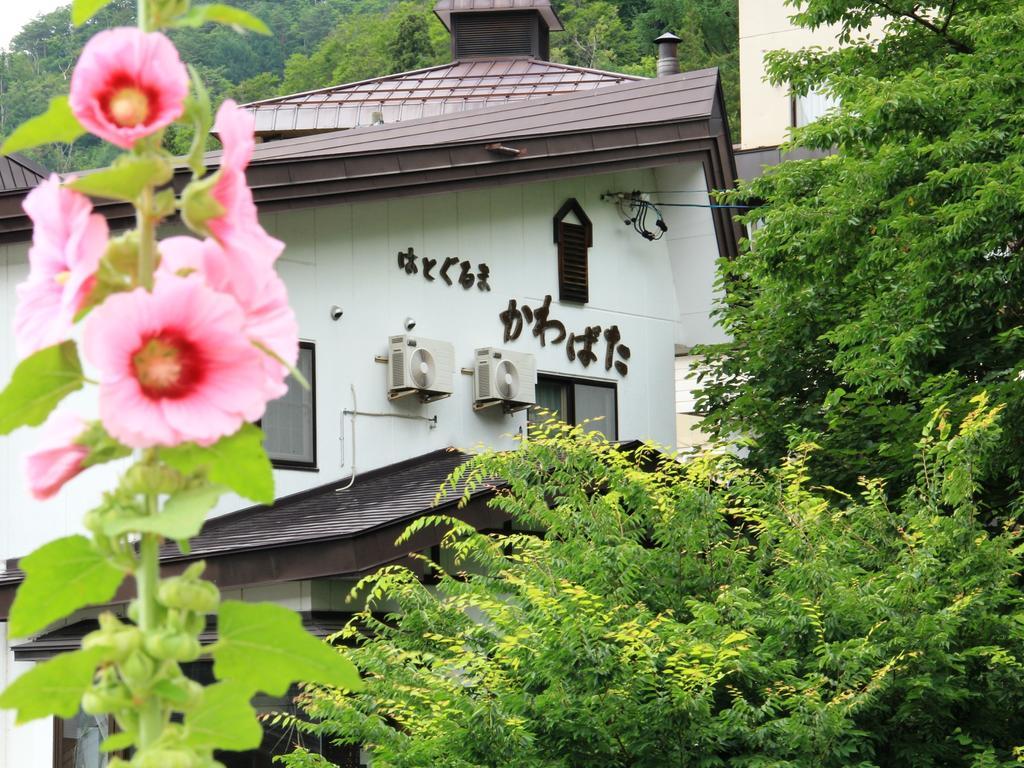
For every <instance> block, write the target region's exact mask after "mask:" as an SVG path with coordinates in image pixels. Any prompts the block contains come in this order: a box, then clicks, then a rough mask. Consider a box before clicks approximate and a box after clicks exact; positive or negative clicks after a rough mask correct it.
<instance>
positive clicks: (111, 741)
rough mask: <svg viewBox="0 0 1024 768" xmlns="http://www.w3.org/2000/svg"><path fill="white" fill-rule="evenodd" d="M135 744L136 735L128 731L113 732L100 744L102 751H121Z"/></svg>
mask: <svg viewBox="0 0 1024 768" xmlns="http://www.w3.org/2000/svg"><path fill="white" fill-rule="evenodd" d="M134 744H135V735H134V734H132V733H128V731H120V732H118V733H112V734H111V735H110V736H107V738H105V739H104V740H103V743H102V744H100V752H120V751H121V750H122V749H128V747H131V746H133V745H134Z"/></svg>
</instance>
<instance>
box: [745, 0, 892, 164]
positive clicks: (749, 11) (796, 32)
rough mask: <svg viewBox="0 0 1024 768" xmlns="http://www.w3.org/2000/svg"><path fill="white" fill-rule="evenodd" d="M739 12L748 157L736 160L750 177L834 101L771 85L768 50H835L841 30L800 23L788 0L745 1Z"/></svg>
mask: <svg viewBox="0 0 1024 768" xmlns="http://www.w3.org/2000/svg"><path fill="white" fill-rule="evenodd" d="M739 12H740V24H739V26H740V118H741V121H742V123H743V133H742V142H741V144H740V149H741V150H742V154H743V157H741V156H737V158H736V160H737V165H738V166H739V172H740V177H741V178H750V176H751V174H752V172H753V170H754V169H757V168H759V167H760V165H763V164H774V163H777V162H779V160H780V159H781V158H780V157H779V156H778V151H777V149H776V148H777V147H778V145H779V144H782V143H783V142H784V141H786V139H787V138H788V136H789V131H790V130H791V129H792V128H794V127H799V126H802V125H806V124H808V123H811V122H813V121H814V120H816V119H817V118H818V117H820V116H821V115H822V114H824V113H825V112H826V111H827V110H828V109H829V108H830V107H831V106H832V105H833V101H832V100H831V99H830V98H828V97H827V96H824V95H822V94H815V93H811V94H808V95H807V96H799V97H794V96H792V95H791V94H790V91H789V88H788V87H787V86H786V85H772V84H770V83H769V82H768V81H767V79H766V73H765V60H764V58H765V54H766V53H767V52H768V51H774V50H780V49H782V50H790V51H796V50H799V49H801V48H807V47H810V46H820V47H822V48H834V47H835V46H836V45H837V39H838V35H839V30H838V28H837V27H832V26H822V27H818V28H817V29H813V30H812V29H806V28H804V27H797V26H796V25H795V24H793V22H792V21H790V17H791V16H792V15H793V14H794V13H796V12H797V9H796V8H794V7H793V6H792V5H790V4H787V3H786V2H785V0H739ZM882 30H883V25H882V24H876V25H875V26H873V27H872V28H871V29H869V30H868V31H867V34H868V35H869V36H871V37H878V36H880V35H881V33H882ZM759 150H760V151H759ZM772 155H774V158H773V157H772Z"/></svg>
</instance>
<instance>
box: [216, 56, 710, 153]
mask: <svg viewBox="0 0 1024 768" xmlns="http://www.w3.org/2000/svg"><path fill="white" fill-rule="evenodd" d="M717 88H718V70H717V69H703V70H699V71H696V72H686V73H683V74H679V75H673V76H671V77H663V78H659V79H656V80H637V81H633V82H627V83H621V84H619V85H610V86H608V87H605V88H601V89H599V90H592V91H586V92H583V93H572V94H568V95H562V96H558V97H553V98H551V99H545V100H543V101H523V102H518V103H515V104H509V105H506V106H503V107H490V108H488V109H479V110H474V111H471V112H464V113H461V114H457V115H443V116H439V117H433V118H423V119H419V120H411V121H406V122H401V123H396V124H393V125H388V124H385V125H380V126H373V127H369V128H360V129H355V130H346V131H333V132H330V133H321V134H315V135H311V136H300V137H295V138H291V139H282V140H280V141H269V142H265V143H263V144H258V145H257V146H256V150H255V153H254V155H253V164H254V165H258V164H260V163H266V162H276V161H282V160H298V159H302V158H306V159H311V158H314V157H315V158H324V157H336V156H341V155H350V154H360V155H367V154H370V153H374V152H379V151H385V150H386V151H388V152H395V151H400V150H410V149H416V148H421V147H434V148H439V147H444V146H449V147H450V146H455V145H465V144H479V143H480V142H493V141H506V140H513V139H526V138H531V137H537V136H555V135H566V134H572V135H576V136H582V135H584V134H586V133H588V132H594V131H601V130H609V129H616V128H628V129H631V130H633V129H637V128H639V127H641V126H646V125H654V124H663V123H678V122H687V121H695V120H702V119H703V120H707V119H709V118H710V117H711V116H712V113H713V110H714V105H715V96H716V91H717ZM481 151H482V148H481ZM210 157H211V159H216V158H218V157H219V153H218V152H213V153H211V155H210Z"/></svg>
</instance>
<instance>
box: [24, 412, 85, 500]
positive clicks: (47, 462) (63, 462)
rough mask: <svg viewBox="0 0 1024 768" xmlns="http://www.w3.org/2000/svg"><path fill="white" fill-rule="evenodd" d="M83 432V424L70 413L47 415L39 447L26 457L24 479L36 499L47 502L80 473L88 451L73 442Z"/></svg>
mask: <svg viewBox="0 0 1024 768" xmlns="http://www.w3.org/2000/svg"><path fill="white" fill-rule="evenodd" d="M85 430H86V424H85V422H84V421H82V419H81V418H79V417H78V416H77V415H75V414H73V413H69V412H67V411H55V412H54V413H53V414H51V415H50V418H49V419H48V420H47V421H46V423H45V424H44V425H43V428H42V432H41V438H40V441H39V447H38V448H37V449H36V450H35V451H34V452H33V453H30V454H29V455H28V456H26V457H25V476H26V477H27V478H28V485H29V490H30V491H31V492H32V495H33V496H34V497H35V498H36V499H39V500H40V501H42V500H44V499H48V498H50V497H51V496H53V495H54V494H56V493H57V491H59V490H60V489H61V488H62V487H63V486H64V483H66V482H67V481H68V480H70V479H71V478H73V477H74V476H75V475H77V474H78V473H80V472H81V471H82V469H83V467H82V462H83V461H84V460H85V457H86V456H88V455H89V449H88V448H86V447H85V446H83V445H76V444H75V442H74V441H75V439H76V438H78V437H79V436H81V434H82V433H83V432H85Z"/></svg>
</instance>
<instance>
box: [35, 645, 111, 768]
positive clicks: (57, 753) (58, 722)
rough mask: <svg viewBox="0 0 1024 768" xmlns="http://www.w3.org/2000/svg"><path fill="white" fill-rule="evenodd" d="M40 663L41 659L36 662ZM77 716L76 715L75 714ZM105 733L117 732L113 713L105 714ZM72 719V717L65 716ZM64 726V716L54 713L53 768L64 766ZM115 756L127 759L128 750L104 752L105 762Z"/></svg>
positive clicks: (62, 767)
mask: <svg viewBox="0 0 1024 768" xmlns="http://www.w3.org/2000/svg"><path fill="white" fill-rule="evenodd" d="M37 663H38V664H42V663H43V662H42V661H39V662H37ZM75 716H76V717H77V715H75ZM106 718H107V734H108V735H109V736H112V735H114V734H115V733H119V732H120V729H119V728H118V727H117V721H116V720H115V719H114V717H113V715H107V716H106ZM67 719H70V720H73V719H74V717H71V718H67ZM64 727H65V718H63V717H58V716H56V715H54V717H53V768H64V756H65V755H64V741H65V739H64ZM115 757H120V758H122V759H124V760H127V759H128V757H129V754H128V750H124V749H121V750H117V751H115V752H108V753H106V758H107V762H108V763H109V762H110V761H111V760H113V759H114V758H115Z"/></svg>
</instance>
